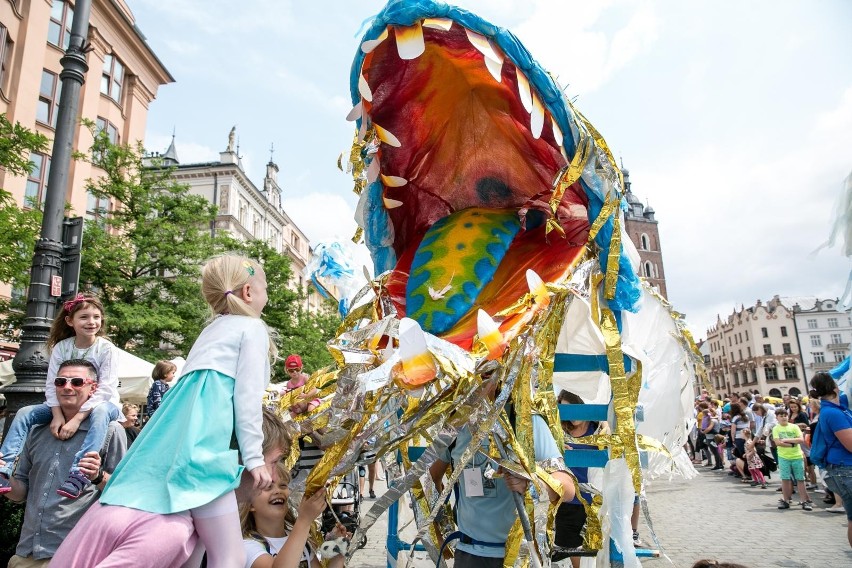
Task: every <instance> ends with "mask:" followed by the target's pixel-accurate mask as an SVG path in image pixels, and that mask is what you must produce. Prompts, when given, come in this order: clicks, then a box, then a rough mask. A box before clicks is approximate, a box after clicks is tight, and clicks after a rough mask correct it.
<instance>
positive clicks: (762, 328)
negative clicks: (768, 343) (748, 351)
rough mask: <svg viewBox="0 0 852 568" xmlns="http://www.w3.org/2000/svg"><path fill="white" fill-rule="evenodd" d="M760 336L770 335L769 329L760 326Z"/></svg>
mask: <svg viewBox="0 0 852 568" xmlns="http://www.w3.org/2000/svg"><path fill="white" fill-rule="evenodd" d="M760 336H761V337H769V330H768V329H766V328H765V327H761V328H760Z"/></svg>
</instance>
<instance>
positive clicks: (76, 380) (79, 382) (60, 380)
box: [53, 377, 95, 388]
mask: <svg viewBox="0 0 852 568" xmlns="http://www.w3.org/2000/svg"><path fill="white" fill-rule="evenodd" d="M94 382H95V381H93V380H92V379H84V378H83V377H68V378H65V377H56V378H55V379H53V384H54V385H56V386H58V387H64V386H65V384H66V383H71V386H72V387H74V388H80V387H82V386H83V385H85V384H86V383H94Z"/></svg>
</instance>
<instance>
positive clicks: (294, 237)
mask: <svg viewBox="0 0 852 568" xmlns="http://www.w3.org/2000/svg"><path fill="white" fill-rule="evenodd" d="M290 244H292V245H293V248H294V249H296V252H298V251H299V235H297V234H296V233H293V235H292V236H291V237H290Z"/></svg>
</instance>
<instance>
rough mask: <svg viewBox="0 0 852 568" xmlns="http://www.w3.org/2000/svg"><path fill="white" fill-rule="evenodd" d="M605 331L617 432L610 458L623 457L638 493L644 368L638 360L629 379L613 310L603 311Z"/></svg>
mask: <svg viewBox="0 0 852 568" xmlns="http://www.w3.org/2000/svg"><path fill="white" fill-rule="evenodd" d="M602 316H603V317H602V320H601V332H603V335H604V341H605V344H606V357H607V362H608V363H609V378H610V384H611V385H612V405H613V410H614V412H615V431H614V432H613V436H612V444H611V445H610V459H618V458H620V457H623V458H624V459H625V461H626V462H627V466H628V468H629V469H630V473H631V477H632V478H633V488H634V490H635V491H636V493H637V494H639V493H641V491H642V471H641V469H640V465H639V448H638V447H637V445H636V424H635V422H634V415H635V413H636V402H637V401H638V399H639V388H640V387H641V386H642V383H641V376H642V375H641V373H642V367H641V365H640V364H639V363H638V362H636V365H637V370H636V372H634V373H632V375H631V377H630V378H628V377H627V374H626V372H625V369H624V354H623V352H622V351H621V335H620V334H619V332H618V326H617V324H616V321H615V314H613V312H612V311H611V310H609V309H603V310H602Z"/></svg>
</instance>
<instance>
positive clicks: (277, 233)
mask: <svg viewBox="0 0 852 568" xmlns="http://www.w3.org/2000/svg"><path fill="white" fill-rule="evenodd" d="M158 157H159V158H160V159H161V160H162V163H163V165H166V166H171V167H174V168H175V172H174V174H173V176H172V177H173V178H174V179H175V180H176V181H178V182H180V183H185V184H187V185H188V186H189V188H190V193H192V194H195V195H200V196H202V197H204V198H205V199H207V200H208V201H209V202H210V203H213V204H214V205H216V206H217V207H218V208H219V211H218V214H217V216H216V221H215V223H214V224H213V225H212V226H211V227H210V231H211V233H213V234H215V233H216V232H217V231H227V232H228V233H230V234H231V236H233V237H236V238H237V239H240V240H249V239H261V240H263V241H266V242H267V243H268V244H269V245H270V246H271V247H272V248H274V249H275V250H276V251H278V252H280V253H283V254H286V255H287V256H288V257H290V261H291V267H292V269H293V275H292V279H291V281H290V282H289V286H290V287H291V288H293V289H297V288H304V289H305V291H306V292H307V297H306V305H305V307H306V308H307V309H309V310H311V311H315V310H317V309H319V307H320V306H321V305H322V296H321V295H320V293H319V291H318V290H317V289H316V287H315V286H314V285H313V283H312V282H310V281H309V280H306V278H305V276H304V270H305V266H306V265H307V263H308V261H309V260H310V257H311V244H310V241H309V240H308V237H307V236H306V235H305V234H304V233H303V232H302V230H301V229H300V228H299V226H298V225H297V224H296V223H295V222H294V221H293V219H291V218H290V216H289V215H288V214H287V212H286V211H284V208H283V207H282V206H281V187H280V186H279V185H278V165H277V164H276V163H275V162H273V161H272V157H271V156H270V159H269V163H267V164H266V175H265V176H264V178H263V184H262V186H261V187H258V186H256V185H255V184H254V183H253V182H252V181H251V180H250V179H249V178H248V176H247V175H246V172H245V170H244V169H243V164H242V161H241V160H240V157H239V148H235V147H234V129H232V130H231V133H230V135H229V137H228V146H227V147H226V149H225V150H223V151H222V152H220V153H219V160H218V161H213V162H204V163H197V164H182V163H180V161H179V160H178V155H177V149H176V148H175V142H174V137H172V143H171V145H170V146H169V148H168V149H167V150H166V152H165V153H164V154H162V155H161V156H158ZM321 284H322V283H321ZM324 288H325V289H326V291H328V292H329V293H330V294H331V295H332V296H334V297H337V296H338V295H339V293H338V291H337V290H336V289H335V288H334V287H333V286H330V285H325V284H324Z"/></svg>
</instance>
